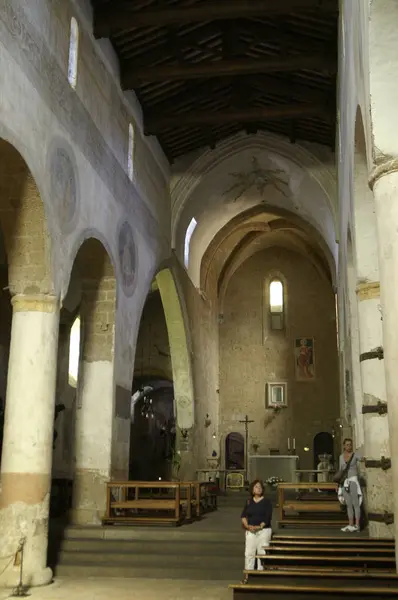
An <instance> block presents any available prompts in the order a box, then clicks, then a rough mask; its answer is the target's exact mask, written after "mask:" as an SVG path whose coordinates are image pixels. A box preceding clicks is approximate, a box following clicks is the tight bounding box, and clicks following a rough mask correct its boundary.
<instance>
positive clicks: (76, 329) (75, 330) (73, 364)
mask: <svg viewBox="0 0 398 600" xmlns="http://www.w3.org/2000/svg"><path fill="white" fill-rule="evenodd" d="M79 361H80V317H76V319H75V321H74V323H73V325H72V327H71V330H70V337H69V385H71V386H73V387H76V386H77V378H78V376H79Z"/></svg>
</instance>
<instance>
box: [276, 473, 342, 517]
mask: <svg viewBox="0 0 398 600" xmlns="http://www.w3.org/2000/svg"><path fill="white" fill-rule="evenodd" d="M309 490H310V491H311V490H312V491H314V490H315V491H317V490H320V491H321V492H324V493H326V494H327V495H326V496H325V495H324V496H321V495H319V496H315V498H316V499H314V500H312V499H309V500H303V499H302V497H301V496H300V493H302V492H303V491H309ZM287 491H290V492H298V493H299V495H298V497H296V498H295V499H293V500H292V499H286V492H287ZM331 491H333V492H334V493H335V494H336V495H335V497H334V499H332V497H331V496H330V492H331ZM311 498H312V496H311ZM278 506H279V521H278V524H279V527H284V526H286V525H318V526H319V525H326V526H330V525H334V526H339V527H341V526H342V525H345V524H346V522H347V519H346V517H345V515H343V514H342V510H341V505H340V502H339V501H338V498H337V490H336V484H335V483H332V482H326V483H320V482H305V483H280V484H278ZM287 512H293V513H296V514H294V515H289V514H286V513H287ZM303 514H304V515H305V517H304V518H303V517H302V516H301V515H303ZM340 515H341V516H340Z"/></svg>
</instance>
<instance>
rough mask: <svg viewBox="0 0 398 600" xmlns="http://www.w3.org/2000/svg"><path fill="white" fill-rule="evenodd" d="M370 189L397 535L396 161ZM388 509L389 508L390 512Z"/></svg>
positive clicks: (387, 165)
mask: <svg viewBox="0 0 398 600" xmlns="http://www.w3.org/2000/svg"><path fill="white" fill-rule="evenodd" d="M370 187H371V188H373V193H374V198H375V205H376V217H377V231H378V239H379V265H380V291H381V305H382V315H383V342H384V343H383V347H384V368H385V378H386V390H387V401H388V422H389V430H390V455H389V456H390V457H391V461H392V469H391V472H392V487H391V488H390V490H391V493H390V505H392V504H393V496H394V497H395V510H394V531H395V536H397V534H398V501H397V498H398V459H397V456H398V377H397V365H398V335H397V330H398V226H397V224H398V159H392V160H390V161H387V162H385V163H384V164H381V165H379V166H378V167H376V168H375V170H374V171H373V173H372V176H371V178H370ZM390 510H391V509H390Z"/></svg>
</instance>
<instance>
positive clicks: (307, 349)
mask: <svg viewBox="0 0 398 600" xmlns="http://www.w3.org/2000/svg"><path fill="white" fill-rule="evenodd" d="M314 341H315V340H314V338H304V337H303V338H296V339H295V341H294V370H295V379H296V381H314V379H315V344H314Z"/></svg>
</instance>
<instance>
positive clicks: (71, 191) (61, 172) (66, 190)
mask: <svg viewBox="0 0 398 600" xmlns="http://www.w3.org/2000/svg"><path fill="white" fill-rule="evenodd" d="M70 154H71V153H70V152H69V151H68V149H67V148H66V147H64V146H62V147H60V146H58V147H56V148H55V150H53V151H52V152H51V158H50V181H51V201H52V203H53V205H54V206H55V207H56V209H57V212H58V214H59V222H60V224H61V227H62V229H64V230H65V229H68V228H70V227H71V226H72V223H73V221H74V218H75V216H76V213H77V204H78V201H77V184H76V173H75V168H74V164H73V159H72V158H71V155H70Z"/></svg>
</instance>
